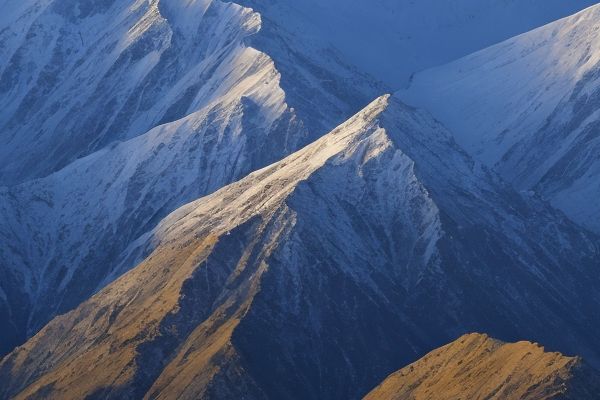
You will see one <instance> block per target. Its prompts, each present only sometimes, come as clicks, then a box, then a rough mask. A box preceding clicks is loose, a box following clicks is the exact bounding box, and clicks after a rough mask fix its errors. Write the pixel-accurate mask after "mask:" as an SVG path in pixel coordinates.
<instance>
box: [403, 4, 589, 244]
mask: <svg viewBox="0 0 600 400" xmlns="http://www.w3.org/2000/svg"><path fill="white" fill-rule="evenodd" d="M598 71H600V6H593V7H590V8H588V9H586V10H584V11H582V12H580V13H578V14H576V15H573V16H571V17H568V18H565V19H562V20H560V21H557V22H554V23H551V24H549V25H547V26H544V27H541V28H539V29H536V30H534V31H532V32H529V33H526V34H524V35H521V36H518V37H516V38H514V39H510V40H508V41H506V42H503V43H501V44H498V45H496V46H493V47H491V48H489V49H485V50H482V51H480V52H477V53H475V54H473V55H470V56H468V57H465V58H463V59H460V60H457V61H455V62H452V63H450V64H448V65H446V66H441V67H438V68H435V69H432V70H430V71H426V72H423V73H421V74H418V75H417V76H416V77H415V79H414V81H413V82H412V84H411V86H410V88H408V89H407V90H406V91H403V92H401V96H402V98H403V99H404V100H406V101H408V102H409V103H411V104H414V105H416V106H419V107H424V108H426V109H428V110H431V112H432V113H433V114H434V115H435V116H436V118H438V119H440V120H441V121H442V122H443V123H444V124H446V125H447V126H448V127H449V128H450V129H451V130H452V131H453V132H454V134H455V136H456V139H457V141H458V142H459V143H460V144H461V145H462V146H463V147H464V148H465V149H467V150H468V151H469V152H470V153H471V154H473V155H474V156H475V157H476V158H478V159H479V160H481V161H483V162H484V163H486V164H487V165H489V166H491V167H494V168H496V169H497V170H498V171H499V172H500V173H501V174H502V175H503V176H504V177H505V178H506V179H507V180H508V181H510V182H512V183H513V184H514V185H515V187H517V188H518V189H520V190H533V191H536V192H538V193H540V194H541V195H543V196H544V197H545V198H547V199H548V200H549V201H551V202H552V204H553V205H554V206H556V207H558V208H559V209H561V210H563V211H564V212H565V213H566V214H567V215H569V216H570V217H571V218H572V219H573V220H574V221H576V222H577V223H580V224H582V225H583V226H585V227H587V228H588V229H593V230H595V231H597V232H598V231H600V219H599V218H600V217H599V215H600V212H599V211H600V208H598V207H599V203H598V202H597V201H596V199H597V198H598V197H599V196H600V179H599V177H600V163H599V162H598V160H597V157H596V154H598V151H600V147H599V146H600V140H599V136H598V134H597V131H598V129H597V128H598V104H600V103H599V102H598V100H597V97H598V92H599V89H598V87H599V86H598V79H597V76H598Z"/></svg>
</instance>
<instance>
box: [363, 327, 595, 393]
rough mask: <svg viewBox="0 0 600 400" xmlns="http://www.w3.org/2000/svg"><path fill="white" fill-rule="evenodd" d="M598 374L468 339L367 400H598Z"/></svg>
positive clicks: (404, 372) (548, 355)
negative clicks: (409, 399)
mask: <svg viewBox="0 0 600 400" xmlns="http://www.w3.org/2000/svg"><path fill="white" fill-rule="evenodd" d="M598 390H600V373H599V372H598V371H595V370H594V369H592V368H591V367H589V366H587V365H586V364H585V363H583V361H582V360H581V359H580V358H578V357H567V356H564V355H562V354H560V353H555V352H546V351H545V350H544V348H543V347H541V346H540V345H538V344H536V343H531V342H526V341H521V342H517V343H504V342H502V341H499V340H495V339H492V338H490V337H489V336H488V335H485V334H475V333H472V334H467V335H464V336H462V337H460V338H459V339H457V340H456V341H454V342H452V343H450V344H448V345H446V346H443V347H441V348H439V349H437V350H434V351H432V352H431V353H429V354H427V355H426V356H424V357H423V358H421V359H420V360H418V361H416V362H414V363H412V364H410V365H408V366H407V367H404V368H402V369H401V370H399V371H398V372H395V373H393V374H392V375H390V376H389V377H388V378H387V379H385V381H384V382H383V383H382V384H381V385H379V386H378V387H377V388H375V389H374V390H373V391H371V392H370V393H369V394H368V395H367V396H366V397H365V400H371V399H372V400H375V399H378V400H393V399H396V400H400V399H407V398H411V399H415V400H426V399H428V400H435V399H442V398H443V399H465V398H467V399H473V400H476V399H506V400H511V399H515V400H517V399H518V400H543V399H557V398H560V399H573V400H575V399H578V400H585V399H589V400H592V399H595V398H596V396H597V393H598Z"/></svg>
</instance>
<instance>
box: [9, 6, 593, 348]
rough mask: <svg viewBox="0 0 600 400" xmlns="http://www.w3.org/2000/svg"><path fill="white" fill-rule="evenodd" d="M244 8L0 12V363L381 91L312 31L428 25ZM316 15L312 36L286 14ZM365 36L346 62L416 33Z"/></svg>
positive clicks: (527, 21)
mask: <svg viewBox="0 0 600 400" xmlns="http://www.w3.org/2000/svg"><path fill="white" fill-rule="evenodd" d="M534 3H535V1H533V0H532V1H531V4H534ZM550 3H551V4H550ZM550 3H547V4H546V7H545V8H544V10H545V11H544V13H543V14H544V15H542V14H539V13H535V14H532V13H531V12H530V11H531V10H533V8H532V6H530V5H529V3H527V4H525V3H523V2H521V3H520V5H519V7H521V8H522V11H523V13H522V15H523V21H524V22H523V25H521V22H515V23H514V25H513V24H510V27H509V25H507V24H504V25H503V26H504V27H506V30H502V32H505V34H506V35H508V34H509V33H511V34H512V33H513V29H516V30H521V29H522V28H524V27H525V26H530V25H533V24H537V23H538V21H541V20H545V19H547V18H550V17H552V16H553V15H555V14H554V13H558V14H562V13H564V12H567V11H569V10H570V9H571V8H572V7H580V6H582V4H583V3H582V4H579V3H580V2H570V3H569V5H564V4H563V3H561V4H562V5H558V3H556V4H555V3H554V2H550ZM241 4H242V5H238V4H235V3H229V2H222V1H218V0H151V1H140V0H128V1H115V0H60V1H58V0H26V1H21V2H14V1H4V2H1V1H0V5H1V6H2V10H3V13H2V16H0V105H1V106H2V107H0V141H1V143H2V146H0V185H4V186H0V323H2V325H3V326H5V327H6V329H3V330H2V331H1V332H0V355H3V354H5V353H7V352H9V351H10V350H12V349H13V348H14V347H15V346H17V345H19V344H21V343H23V342H24V341H25V340H26V339H27V338H29V337H31V336H32V335H33V334H35V333H36V332H37V331H38V330H39V329H40V328H41V327H42V326H43V325H44V324H45V323H47V322H48V321H49V320H50V319H51V318H52V317H54V316H55V315H57V314H61V313H64V312H67V311H69V310H72V309H73V308H75V307H76V306H77V305H79V304H80V303H81V302H82V301H84V300H86V299H88V298H89V297H90V296H91V295H92V294H93V293H95V292H97V291H98V290H100V289H101V288H102V287H104V286H105V285H106V284H108V283H109V282H111V281H112V280H114V279H115V278H116V277H118V276H119V275H120V274H122V273H124V272H126V271H127V270H128V269H130V268H132V267H133V266H135V265H136V264H137V263H138V262H140V261H141V260H140V259H137V258H135V257H132V256H130V255H129V254H128V253H127V249H128V247H129V246H130V245H131V244H132V243H134V242H135V241H136V240H142V239H140V238H142V237H143V236H145V235H147V234H148V232H149V231H151V230H152V229H153V228H154V227H155V226H156V224H157V223H158V222H159V221H160V220H161V219H163V218H164V217H165V216H167V215H168V214H169V213H171V212H172V211H174V210H175V209H177V208H178V207H180V206H182V205H184V204H186V203H188V202H191V201H193V200H196V199H198V198H200V197H202V196H205V195H207V194H209V193H212V192H214V191H215V190H217V189H219V188H221V187H223V186H224V185H227V184H229V183H232V182H234V181H236V180H238V179H240V178H242V177H243V176H245V175H247V174H248V173H250V172H251V171H254V170H256V169H259V168H262V167H264V166H266V165H269V164H270V163H273V162H275V161H277V160H280V159H281V158H283V157H285V156H286V155H289V154H291V153H293V152H294V151H296V150H298V149H300V148H301V147H302V146H304V145H306V144H308V143H310V142H312V141H314V140H315V139H317V138H318V137H320V136H321V135H323V134H324V133H326V132H328V131H329V130H330V129H332V128H333V127H335V126H336V125H337V124H339V123H341V122H342V121H344V120H346V119H347V118H348V117H350V116H351V115H352V114H354V113H355V112H356V111H358V110H359V109H360V108H362V107H363V106H364V104H366V103H367V102H368V101H370V99H372V98H374V97H376V96H377V95H379V94H380V93H382V92H383V90H384V89H385V88H387V87H388V86H389V84H382V83H380V82H379V80H382V79H383V80H386V81H387V77H388V75H386V74H380V72H381V71H377V70H375V69H372V68H365V70H366V71H367V72H372V73H373V74H376V75H377V78H373V77H371V76H370V75H369V74H368V73H365V72H362V70H363V68H362V67H364V66H361V65H360V63H358V64H357V62H358V61H360V60H359V59H358V58H357V57H356V54H350V53H348V52H347V51H346V50H348V46H344V45H343V44H342V43H340V42H339V41H337V40H333V37H332V36H331V35H329V34H327V32H323V30H322V29H321V28H327V29H329V28H330V27H336V30H337V29H338V28H339V29H340V31H339V32H340V33H342V32H344V34H348V35H349V36H348V37H349V38H353V37H355V33H354V32H355V31H356V32H358V30H355V29H354V28H353V27H356V26H357V24H355V23H349V18H350V21H351V22H352V21H354V20H357V19H359V18H362V17H364V16H365V15H372V17H369V18H372V19H375V20H376V19H379V18H381V21H388V22H390V21H389V20H388V19H387V18H389V17H390V16H393V15H397V14H401V15H409V16H410V17H405V19H407V20H413V19H415V20H417V19H418V18H413V16H414V15H422V14H423V13H424V11H425V10H426V9H428V8H427V7H425V8H420V7H421V6H419V5H415V4H412V3H406V2H399V3H398V4H388V5H386V6H385V7H382V8H378V7H375V8H374V7H372V6H369V7H370V10H371V13H368V14H365V13H364V8H365V6H366V3H364V2H363V3H356V4H355V5H353V6H352V7H347V5H344V7H339V8H338V10H347V11H344V12H343V13H336V12H333V11H335V10H336V8H333V9H332V8H330V6H329V5H323V4H320V3H319V4H313V3H312V2H301V3H298V2H293V3H292V2H283V1H282V2H276V3H274V2H263V1H258V0H252V1H251V0H248V1H244V2H241ZM369 4H370V3H369ZM477 4H478V3H477ZM477 4H476V3H475V2H469V1H462V2H460V4H458V3H457V4H456V5H455V6H456V7H455V6H452V7H455V8H452V7H451V8H452V9H451V10H448V9H445V8H440V15H441V17H440V18H441V20H440V21H441V22H440V24H439V26H440V27H441V28H440V29H442V31H443V32H446V33H447V31H446V30H444V29H445V28H444V27H445V26H447V24H446V22H444V21H445V20H444V18H446V16H452V17H451V19H452V20H453V21H454V22H453V23H452V24H455V25H452V24H451V25H452V26H466V25H465V21H464V19H463V18H462V17H460V18H459V16H461V15H466V14H468V15H470V13H471V12H474V13H475V14H476V15H481V14H482V12H483V11H484V9H479V8H478V7H479V6H477ZM508 4H509V3H506V4H505V5H500V4H495V3H494V5H493V7H494V9H496V8H498V9H502V10H510V9H511V7H515V5H514V4H513V5H508ZM511 4H512V3H511ZM313 5H314V6H316V7H317V8H315V10H317V9H318V10H320V11H319V15H322V16H323V17H324V19H323V20H320V19H318V20H316V22H315V23H316V24H317V25H319V24H320V26H321V28H318V27H314V26H313V25H312V22H310V23H308V25H305V22H306V21H305V16H306V15H307V12H308V10H307V9H304V10H299V9H297V7H300V8H302V7H308V6H313ZM332 5H334V3H332ZM338 5H339V4H338ZM245 6H246V7H245ZM247 6H251V7H253V9H250V8H248V7H247ZM287 7H294V8H293V10H291V9H289V8H287ZM386 7H387V8H386ZM389 7H392V9H391V10H390V9H389ZM394 7H395V8H394ZM402 7H408V8H407V10H409V11H406V12H405V10H404V9H403V8H402ZM439 7H441V6H439ZM504 7H507V8H504ZM537 9H538V10H539V7H538V8H537ZM288 11H289V12H288ZM388 11H389V12H388ZM450 11H451V12H450ZM503 12H504V11H503ZM501 14H502V12H500V11H499V12H498V13H496V14H495V15H496V17H498V18H499V16H500V15H501ZM308 15H311V14H310V13H309V14H308ZM312 15H314V13H313V14H312ZM502 15H506V14H502ZM442 16H443V17H442ZM449 18H450V17H449ZM421 20H423V18H421ZM424 20H425V21H429V20H430V19H429V18H426V19H424ZM469 20H471V18H470V17H469ZM483 20H485V18H484V19H483ZM325 21H328V24H327V25H326V26H325V25H324V24H323V23H324V22H325ZM474 21H481V19H479V18H474ZM436 23H437V22H436ZM369 24H370V25H373V29H375V30H374V31H373V35H371V34H369V35H364V38H365V40H367V43H365V42H362V41H357V42H356V50H357V51H363V50H364V51H367V49H368V48H370V47H372V46H373V43H374V42H377V43H382V41H381V40H379V37H380V33H382V32H380V31H379V30H378V29H380V28H382V27H386V26H387V27H388V28H389V27H391V26H399V27H404V26H406V27H409V26H410V29H413V28H414V30H415V32H417V31H418V32H426V31H427V32H429V26H428V25H427V26H426V27H420V26H416V27H415V26H412V25H410V24H409V25H406V24H393V23H391V22H390V23H373V22H370V23H369ZM486 25H487V23H486ZM467 26H469V27H471V25H469V24H467ZM306 27H311V29H305V28H306ZM312 28H314V30H313V29H312ZM342 28H343V29H342ZM350 28H352V29H350ZM425 28H427V29H425ZM403 29H404V28H403ZM469 29H471V28H468V29H466V31H468V32H471V31H470V30H469ZM473 29H474V28H473ZM503 29H504V28H503ZM311 32H312V33H311ZM498 32H499V31H498ZM402 35H403V34H401V35H400V36H402ZM461 35H462V33H461ZM392 36H393V35H392ZM392 36H390V37H392ZM469 36H470V37H481V38H483V37H484V36H485V35H476V36H475V35H469ZM394 37H396V36H394ZM447 37H451V35H449V34H448V35H447ZM452 37H453V36H452ZM460 37H461V38H462V36H460ZM486 37H487V36H486ZM326 38H332V40H325V39H326ZM496 39H499V38H496V37H493V38H492V37H489V40H491V41H495V40H496ZM419 40H420V39H419ZM486 40H488V39H486ZM459 42H461V43H464V42H465V41H459ZM361 43H362V44H361ZM390 43H392V44H393V43H398V42H397V41H391V42H390ZM415 43H417V42H415ZM418 43H421V42H420V41H418ZM481 43H482V44H483V42H481ZM486 43H487V42H486ZM359 44H360V45H359ZM411 46H412V47H411ZM413 47H414V46H413V45H410V46H409V49H413ZM441 47H443V48H449V46H447V45H444V46H441ZM353 48H354V47H353ZM373 48H374V49H375V48H376V47H373ZM402 48H404V47H402ZM423 48H425V47H423ZM469 49H470V47H469ZM403 51H404V50H403ZM406 51H407V52H408V51H409V50H406ZM410 51H411V52H412V50H410ZM461 51H462V50H461ZM465 51H466V49H465ZM426 53H427V54H434V53H436V52H430V51H427V52H426ZM365 54H366V53H365ZM381 54H384V55H386V57H387V56H388V55H392V54H396V53H395V52H392V51H383V52H381ZM452 54H453V55H458V53H452ZM449 56H450V55H448V57H449ZM363 58H364V57H363ZM364 59H367V58H364ZM403 60H404V59H403ZM355 64H356V65H355ZM375 64H377V63H374V65H375ZM357 65H358V67H357ZM377 65H379V64H377ZM389 65H395V64H393V63H392V64H389ZM419 65H421V64H419ZM423 65H425V64H423ZM411 68H412V67H411Z"/></svg>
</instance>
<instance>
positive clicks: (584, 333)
mask: <svg viewBox="0 0 600 400" xmlns="http://www.w3.org/2000/svg"><path fill="white" fill-rule="evenodd" d="M597 240H598V238H597V237H595V236H593V235H591V234H585V233H581V232H580V231H579V229H578V227H577V226H576V225H574V224H572V223H571V222H569V220H568V219H566V218H565V217H563V216H562V215H561V214H560V213H557V212H556V211H553V210H552V209H551V208H548V207H547V206H546V205H545V204H544V203H542V202H540V201H538V200H536V199H535V198H522V197H520V196H519V195H518V194H517V193H516V192H515V191H514V190H513V189H511V187H510V186H508V185H505V184H503V183H502V182H501V181H500V180H499V179H498V178H497V177H495V175H494V174H493V173H490V172H489V171H487V170H486V169H485V168H484V167H482V166H481V165H480V164H478V163H476V162H474V161H472V160H471V159H470V157H469V156H468V155H467V154H466V153H464V152H463V151H462V150H460V148H459V147H458V146H457V145H456V144H455V143H454V141H453V139H452V137H451V134H450V133H449V132H447V131H446V130H445V129H444V128H443V127H442V126H441V125H440V124H439V123H437V122H436V121H435V120H433V119H432V118H431V117H430V116H429V115H428V114H426V113H424V112H420V111H415V110H414V109H411V108H409V107H407V106H405V105H403V104H402V103H400V102H399V101H398V100H397V99H394V98H389V97H388V96H384V97H382V98H379V99H377V100H376V101H374V102H373V103H372V104H371V105H369V106H368V107H367V108H365V109H364V110H363V111H361V112H360V113H359V114H357V115H356V116H354V117H352V118H351V119H350V120H349V121H347V122H346V123H344V124H342V125H341V126H340V127H338V128H336V129H335V130H334V131H332V132H331V133H329V134H328V135H326V136H324V137H323V138H321V139H319V140H317V141H316V142H314V143H313V144H311V145H309V146H307V147H305V148H304V149H302V150H300V151H298V152H296V153H294V154H292V155H290V156H289V157H287V158H285V159H283V160H282V161H280V162H277V163H275V164H273V165H271V166H268V167H266V168H263V169H260V170H258V171H256V172H253V173H252V174H250V175H248V176H247V177H245V178H243V179H242V180H240V181H239V182H236V183H234V184H231V185H228V186H226V187H224V188H222V189H220V190H218V191H217V192H215V193H214V194H211V195H209V196H207V197H204V198H202V199H199V200H197V201H195V202H192V203H190V204H188V205H186V206H184V207H182V208H180V209H178V210H177V211H175V212H174V213H172V214H171V215H169V216H168V217H167V218H165V219H164V220H163V221H162V222H161V223H160V224H159V225H158V226H157V228H156V229H154V230H153V231H152V232H151V233H150V234H149V235H148V236H146V237H144V238H142V239H141V240H139V241H137V242H136V243H134V244H133V245H132V246H131V247H130V249H129V252H130V254H131V255H136V254H137V255H140V256H142V255H143V256H142V258H143V261H142V262H141V263H140V264H139V265H138V266H137V267H136V268H134V269H132V270H131V271H129V272H128V273H126V274H125V275H123V276H121V277H120V278H118V279H117V280H115V281H114V282H113V283H111V284H109V285H108V286H107V287H105V288H104V289H102V290H101V291H99V292H98V293H97V294H96V295H95V296H93V297H92V298H91V299H90V300H88V301H86V302H84V303H83V304H81V305H80V306H79V307H77V308H76V309H75V310H74V311H72V312H69V313H67V314H65V315H64V316H60V317H57V318H55V319H54V320H53V321H52V322H50V323H49V324H48V325H47V326H46V327H45V328H44V329H42V331H41V332H40V333H38V334H37V335H36V336H34V337H33V338H32V339H30V340H29V341H28V342H27V343H26V344H24V345H23V346H21V347H19V348H18V349H17V350H15V351H14V352H13V353H11V354H9V355H8V356H6V357H5V359H4V360H3V361H2V363H1V364H0V379H2V380H3V382H5V385H4V387H3V390H4V391H3V392H0V396H4V397H10V396H16V398H21V397H23V398H25V397H29V396H33V397H35V396H45V397H46V398H56V397H61V396H62V397H65V396H66V397H72V396H75V397H86V396H97V397H101V398H119V399H123V398H141V397H143V396H147V397H150V398H190V399H191V398H238V397H241V396H243V397H245V398H252V399H254V398H257V399H259V398H298V399H311V398H315V399H317V398H357V397H359V396H360V395H362V394H364V393H365V392H366V391H367V390H368V389H370V388H371V387H373V386H374V385H375V384H376V383H377V382H379V381H381V380H382V379H383V378H384V377H385V376H386V375H387V374H388V373H390V372H391V371H393V370H394V369H396V368H397V366H398V365H403V364H404V363H406V362H409V361H412V360H414V359H416V358H417V357H418V356H421V355H423V354H424V352H426V351H428V350H430V349H432V348H434V347H436V346H438V345H440V344H441V343H445V342H448V341H449V340H450V339H451V338H453V337H455V336H457V335H459V334H460V333H463V332H465V331H473V330H478V331H488V332H491V333H492V334H494V335H495V336H497V337H501V338H503V339H511V338H515V337H522V336H526V337H529V338H531V339H532V340H538V341H541V342H543V343H545V344H547V345H548V346H549V347H552V348H556V349H561V350H563V351H565V352H577V353H579V354H582V355H585V356H586V357H587V358H588V359H589V360H590V361H592V362H596V363H598V362H599V360H600V354H598V350H597V348H596V346H595V343H597V340H598V338H599V337H600V330H599V329H597V328H596V327H600V323H599V321H598V317H597V314H594V313H592V312H590V310H592V309H597V307H598V305H599V304H598V302H599V301H600V299H599V298H598V296H597V292H596V290H595V287H596V285H597V284H598V280H599V279H600V278H598V274H597V269H598V264H597V256H598V248H597ZM30 359H36V360H38V362H36V363H30V362H28V361H27V360H30Z"/></svg>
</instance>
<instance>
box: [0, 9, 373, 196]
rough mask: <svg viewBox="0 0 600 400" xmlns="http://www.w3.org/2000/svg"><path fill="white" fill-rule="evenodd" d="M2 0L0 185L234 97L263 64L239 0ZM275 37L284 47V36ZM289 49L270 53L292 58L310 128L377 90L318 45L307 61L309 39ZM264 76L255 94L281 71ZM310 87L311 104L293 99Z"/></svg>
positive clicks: (331, 122) (258, 24)
mask: <svg viewBox="0 0 600 400" xmlns="http://www.w3.org/2000/svg"><path fill="white" fill-rule="evenodd" d="M4 3H9V4H6V5H3V9H7V11H6V14H5V16H3V17H2V19H0V24H1V25H0V60H2V61H0V95H1V96H0V106H1V108H2V111H1V112H0V127H1V129H0V132H1V133H0V140H1V141H2V143H3V145H2V147H1V148H0V160H2V161H1V162H0V184H6V185H14V184H17V183H21V182H24V181H26V180H29V179H31V178H38V177H44V176H47V175H48V174H49V173H51V172H54V171H56V170H58V169H60V168H62V167H64V166H66V165H68V164H69V163H70V162H72V161H74V160H75V159H77V158H80V157H82V156H85V155H88V154H91V153H93V152H94V151H97V150H100V149H103V148H105V147H106V146H107V145H109V144H111V143H113V142H115V141H123V140H128V139H131V138H133V137H136V136H139V135H142V134H144V133H146V132H148V131H149V130H150V129H152V128H154V127H156V126H158V125H162V124H165V123H170V122H174V121H177V120H179V119H181V118H184V117H186V116H188V115H190V114H192V113H194V112H196V111H198V110H200V109H202V108H205V107H206V106H208V105H209V104H211V103H213V102H215V101H217V100H218V98H219V97H222V96H229V97H234V96H236V91H237V92H239V90H240V88H239V84H240V81H241V79H243V77H244V75H248V74H249V73H256V74H260V73H261V72H263V73H264V68H263V67H262V66H260V65H257V64H258V63H259V62H260V61H262V62H263V64H264V63H268V61H265V60H264V58H265V55H264V54H260V52H257V51H255V50H256V46H252V41H253V40H256V41H257V42H258V41H262V39H260V38H258V37H259V36H261V33H260V31H261V29H262V21H261V16H260V15H259V14H258V13H256V12H253V11H252V10H251V9H249V8H245V7H241V6H239V5H237V4H235V3H227V2H221V1H218V0H150V1H139V0H127V1H115V0H61V1H57V0H26V1H23V2H19V3H18V4H16V3H14V2H10V1H8V2H4ZM267 35H269V36H271V35H270V34H268V33H267ZM254 37H257V38H256V39H254ZM280 42H282V43H283V44H288V47H290V45H289V42H288V41H286V39H285V38H280ZM292 48H293V49H294V51H295V53H297V57H295V58H293V57H292V56H287V55H284V54H283V52H281V51H280V50H278V49H279V48H273V49H270V50H272V51H269V52H267V53H273V54H277V55H278V59H277V62H281V63H282V64H285V65H293V68H290V69H293V71H294V73H295V74H296V76H297V78H296V79H295V80H294V90H291V89H289V88H286V89H289V92H293V93H288V94H287V95H286V97H288V99H287V100H288V102H290V107H292V108H297V109H299V110H301V111H302V112H305V113H306V114H312V113H314V116H315V118H314V120H313V121H314V122H312V123H311V124H310V128H311V129H310V132H312V134H314V135H321V134H324V133H326V132H327V131H329V130H330V129H332V128H333V127H334V126H336V125H337V124H339V123H341V122H342V121H343V120H345V119H346V118H347V117H348V116H350V115H351V114H353V113H355V112H356V111H358V110H359V109H360V108H362V107H363V106H364V104H366V103H367V102H368V100H367V99H370V98H372V97H373V96H375V94H374V93H372V92H370V91H371V90H374V89H371V87H370V85H372V84H373V83H372V82H370V81H369V80H368V79H367V78H366V77H362V76H361V74H359V73H358V72H356V71H354V70H350V68H349V67H347V66H345V65H344V64H342V63H341V62H339V57H338V58H337V59H334V58H335V52H334V51H330V52H329V53H328V54H320V59H321V61H320V64H319V65H318V66H315V63H314V62H311V59H312V58H314V56H312V55H310V54H309V53H310V52H311V51H313V49H310V48H309V49H305V48H303V47H300V46H295V47H292ZM265 52H266V51H265ZM265 52H263V53H265ZM300 57H302V60H299V58H300ZM261 58H262V60H259V59H261ZM279 58H281V60H279ZM290 59H293V61H294V62H293V63H292V62H291V61H290ZM286 61H287V64H286ZM327 67H331V68H332V71H329V70H328V69H327ZM253 68H254V69H257V70H253ZM271 68H272V67H271ZM272 69H273V68H272ZM300 76H302V77H303V79H299V77H300ZM324 79H327V80H330V81H331V82H333V83H332V84H331V85H330V86H334V85H335V83H338V86H340V87H345V88H346V89H345V90H343V91H342V90H336V91H333V90H328V88H327V86H324V85H321V84H320V82H321V80H324ZM361 79H362V82H361ZM268 80H269V82H270V85H271V86H267V87H265V88H264V89H261V90H260V91H261V92H263V93H268V92H269V91H272V90H273V86H274V85H275V86H277V85H278V80H279V77H278V72H277V71H275V70H273V71H271V76H270V77H269V78H268ZM344 80H347V82H345V84H343V85H342V84H340V81H344ZM286 82H287V81H286ZM246 84H248V82H246ZM268 84H269V83H267V85H268ZM236 85H238V87H237V88H236ZM373 85H374V84H373ZM374 87H376V85H375V86H374ZM361 90H364V91H366V95H365V93H364V92H361ZM237 95H239V93H237ZM309 96H310V97H312V98H313V101H314V104H309V103H307V102H304V103H303V104H295V103H299V102H300V101H301V100H300V99H304V98H306V97H309ZM306 107H311V109H310V110H306ZM273 112H277V111H273ZM317 115H324V116H327V117H323V118H316V116H317ZM313 139H314V137H313ZM306 143H308V142H305V143H304V144H306Z"/></svg>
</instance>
